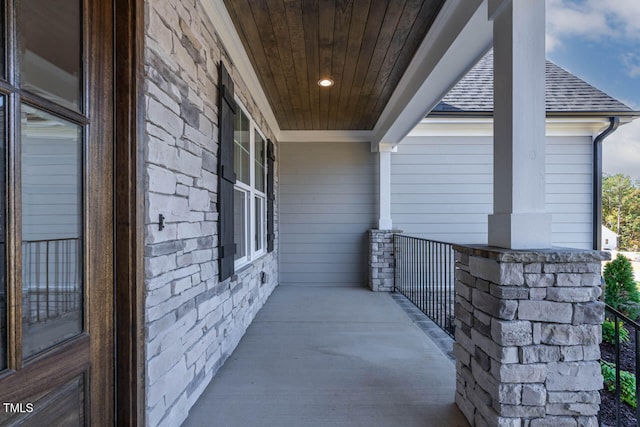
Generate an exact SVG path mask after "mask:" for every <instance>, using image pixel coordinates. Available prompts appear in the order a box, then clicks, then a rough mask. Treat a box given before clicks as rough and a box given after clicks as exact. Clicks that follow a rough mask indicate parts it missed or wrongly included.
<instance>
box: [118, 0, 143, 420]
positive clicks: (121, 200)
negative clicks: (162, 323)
mask: <svg viewBox="0 0 640 427" xmlns="http://www.w3.org/2000/svg"><path fill="white" fill-rule="evenodd" d="M143 3H144V2H143V0H114V6H115V20H114V22H115V28H114V32H115V64H114V67H115V88H114V89H115V90H114V105H115V111H114V114H115V117H114V120H115V159H114V161H115V201H114V203H115V212H114V215H115V230H114V233H115V236H114V237H115V260H114V263H115V272H114V275H115V340H116V355H115V360H116V366H115V369H116V371H115V372H116V374H115V375H116V414H115V415H116V425H118V426H142V425H144V424H145V420H144V412H145V398H144V397H145V396H144V378H145V369H144V367H145V353H144V347H145V335H144V275H143V272H144V268H143V253H144V252H143V247H144V241H143V233H144V219H143V211H142V208H141V205H142V203H140V202H141V201H142V200H144V194H143V188H144V181H143V167H144V163H143V160H144V155H143V145H142V142H143V140H144V135H143V129H144V109H143V106H144V102H143V101H144V93H143V86H144V85H143V64H144V61H143V52H144V50H143V48H144V4H143Z"/></svg>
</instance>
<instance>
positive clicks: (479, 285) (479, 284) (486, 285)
mask: <svg viewBox="0 0 640 427" xmlns="http://www.w3.org/2000/svg"><path fill="white" fill-rule="evenodd" d="M475 286H476V289H478V290H479V291H482V292H489V290H490V289H491V283H490V282H487V281H486V280H483V279H478V278H476V285H475Z"/></svg>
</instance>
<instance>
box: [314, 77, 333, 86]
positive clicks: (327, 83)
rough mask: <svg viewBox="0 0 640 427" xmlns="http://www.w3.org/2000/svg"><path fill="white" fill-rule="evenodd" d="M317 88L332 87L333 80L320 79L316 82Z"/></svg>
mask: <svg viewBox="0 0 640 427" xmlns="http://www.w3.org/2000/svg"><path fill="white" fill-rule="evenodd" d="M318 86H321V87H331V86H333V80H331V79H321V80H318Z"/></svg>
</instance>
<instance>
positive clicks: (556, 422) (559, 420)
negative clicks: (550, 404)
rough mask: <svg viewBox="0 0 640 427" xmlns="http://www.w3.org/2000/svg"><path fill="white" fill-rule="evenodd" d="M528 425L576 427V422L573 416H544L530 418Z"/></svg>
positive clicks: (530, 426)
mask: <svg viewBox="0 0 640 427" xmlns="http://www.w3.org/2000/svg"><path fill="white" fill-rule="evenodd" d="M529 427H578V422H577V421H576V419H575V418H573V417H544V418H535V419H533V420H531V422H530V423H529Z"/></svg>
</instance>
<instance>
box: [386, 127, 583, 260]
mask: <svg viewBox="0 0 640 427" xmlns="http://www.w3.org/2000/svg"><path fill="white" fill-rule="evenodd" d="M591 144H592V143H591V138H589V137H559V136H554V137H548V138H547V150H546V151H547V153H546V168H547V174H546V182H547V185H546V203H547V206H546V207H547V211H548V212H550V213H551V214H552V218H553V226H552V233H553V235H552V239H553V244H554V245H556V246H565V247H577V248H585V249H588V248H590V247H591V221H592V214H591V206H592V201H591V197H592V195H591V191H592V190H591V185H592V184H591V173H592V172H591V168H592V163H591V162H592V160H591ZM391 161H392V167H391V171H392V172H391V173H392V176H391V188H392V195H391V201H392V209H391V215H392V219H393V224H394V228H398V229H401V230H403V231H404V232H405V233H406V234H411V235H415V236H420V237H425V238H430V239H435V240H444V241H450V242H456V243H478V244H486V243H487V217H488V215H489V214H491V213H492V212H493V141H492V138H491V137H486V136H476V137H473V136H459V137H457V136H429V137H426V136H420V137H407V138H406V139H405V140H404V141H403V142H402V143H401V144H400V145H399V146H398V152H397V153H394V154H393V155H392V157H391Z"/></svg>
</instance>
